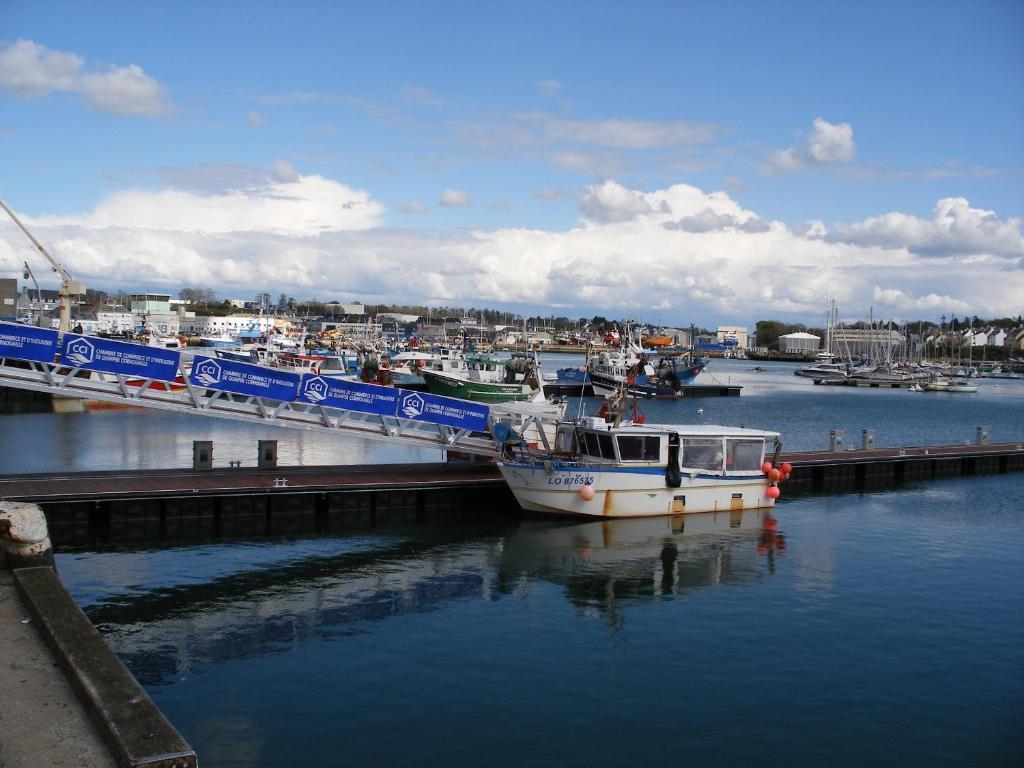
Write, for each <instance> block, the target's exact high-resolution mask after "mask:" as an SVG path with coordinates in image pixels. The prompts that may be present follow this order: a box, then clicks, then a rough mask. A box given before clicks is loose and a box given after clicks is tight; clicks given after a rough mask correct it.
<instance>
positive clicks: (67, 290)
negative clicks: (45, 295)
mask: <svg viewBox="0 0 1024 768" xmlns="http://www.w3.org/2000/svg"><path fill="white" fill-rule="evenodd" d="M0 208H3V209H4V211H5V212H6V213H7V215H8V216H10V217H11V221H13V222H14V223H15V224H16V225H17V226H18V229H20V230H21V231H22V233H23V234H24V235H25V237H27V238H28V239H29V240H30V241H31V243H32V245H34V246H35V247H36V250H37V251H39V253H41V254H42V255H43V257H44V258H45V259H46V260H47V261H48V262H49V263H50V266H51V267H52V268H53V271H54V272H56V273H57V274H58V275H60V290H59V291H58V292H57V295H58V296H60V331H61V333H64V332H65V331H67V330H69V329H70V327H71V297H72V296H81V295H82V294H84V293H85V284H84V283H81V282H79V281H78V280H74V279H72V277H71V275H69V274H68V271H67V270H66V269H64V267H62V266H61V264H60V262H59V261H57V260H56V259H55V258H53V256H51V255H50V253H49V252H48V251H47V250H46V249H45V248H44V247H43V244H42V243H40V242H39V241H38V240H36V238H35V236H34V235H33V234H32V233H31V232H29V231H28V228H27V227H26V226H25V225H24V224H22V223H21V219H19V218H18V217H17V216H15V215H14V211H12V210H11V209H10V208H8V207H7V204H6V203H5V202H4V201H3V200H0ZM37 290H38V288H37Z"/></svg>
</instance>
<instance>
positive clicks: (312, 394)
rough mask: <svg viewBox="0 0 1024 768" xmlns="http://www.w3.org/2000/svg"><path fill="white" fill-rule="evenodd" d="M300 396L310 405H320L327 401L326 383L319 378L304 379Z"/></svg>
mask: <svg viewBox="0 0 1024 768" xmlns="http://www.w3.org/2000/svg"><path fill="white" fill-rule="evenodd" d="M302 396H303V397H305V398H306V399H307V400H308V401H309V402H311V403H322V402H323V401H324V400H326V399H327V382H326V381H325V380H324V379H323V377H321V376H314V377H313V378H311V379H306V383H305V384H303V385H302Z"/></svg>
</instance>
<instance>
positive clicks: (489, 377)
mask: <svg viewBox="0 0 1024 768" xmlns="http://www.w3.org/2000/svg"><path fill="white" fill-rule="evenodd" d="M422 375H423V380H424V381H425V382H426V384H427V389H428V390H430V392H431V393H432V394H435V395H444V396H445V397H457V398H459V399H461V400H475V401H477V402H482V403H507V402H509V401H515V400H530V399H532V398H533V397H534V396H535V395H536V394H537V391H538V390H539V389H540V385H539V383H538V381H537V374H536V368H535V364H534V363H532V362H529V361H526V360H522V359H516V358H513V359H512V360H508V361H503V360H493V359H489V358H475V359H474V358H470V359H467V360H466V363H465V367H464V368H460V370H458V371H451V370H449V371H436V370H435V371H432V370H424V371H423V372H422Z"/></svg>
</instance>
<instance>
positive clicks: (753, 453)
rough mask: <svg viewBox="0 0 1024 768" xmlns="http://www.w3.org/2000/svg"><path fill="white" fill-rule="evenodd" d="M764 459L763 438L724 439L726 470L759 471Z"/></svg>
mask: <svg viewBox="0 0 1024 768" xmlns="http://www.w3.org/2000/svg"><path fill="white" fill-rule="evenodd" d="M762 461H764V440H762V439H749V438H744V439H739V438H736V439H727V440H726V441H725V471H726V472H760V471H761V462H762Z"/></svg>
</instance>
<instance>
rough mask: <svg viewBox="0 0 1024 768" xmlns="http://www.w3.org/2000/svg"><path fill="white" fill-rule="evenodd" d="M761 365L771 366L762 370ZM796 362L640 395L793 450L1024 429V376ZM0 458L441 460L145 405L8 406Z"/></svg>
mask: <svg viewBox="0 0 1024 768" xmlns="http://www.w3.org/2000/svg"><path fill="white" fill-rule="evenodd" d="M583 362H584V358H583V356H582V355H544V356H543V357H542V364H543V368H542V370H544V371H554V370H556V369H557V368H559V367H567V366H578V365H583ZM756 367H761V368H764V369H765V370H764V372H759V371H756V370H755V368H756ZM796 367H797V366H796V365H794V364H787V363H754V362H752V361H748V360H713V361H712V362H711V365H710V366H709V367H708V368H707V370H705V371H704V373H702V374H701V375H700V376H699V377H698V379H697V383H721V384H739V385H741V386H742V387H743V390H742V396H740V397H712V398H693V399H684V400H675V401H641V404H640V406H641V408H642V410H643V411H644V413H645V414H646V415H647V417H648V420H649V421H651V422H660V423H696V422H699V421H700V420H703V421H704V422H705V423H708V424H727V425H732V426H747V427H756V428H761V429H771V430H776V431H778V432H781V433H782V436H783V443H784V446H785V448H786V449H787V450H794V451H801V450H822V449H825V448H827V447H828V446H829V432H830V430H833V429H837V430H842V431H843V432H844V436H845V440H846V444H847V445H850V446H854V445H857V446H859V445H860V437H861V430H863V429H871V430H874V433H875V434H874V438H875V443H876V445H878V446H899V447H902V446H909V445H927V444H936V443H964V442H973V441H974V440H975V438H976V434H977V428H978V426H986V427H987V428H988V434H989V439H990V440H991V441H992V442H999V441H1014V440H1019V439H1021V438H1022V437H1024V381H1006V380H996V379H991V380H988V379H986V380H982V381H983V383H982V385H981V388H980V391H979V392H977V393H973V394H950V393H948V392H908V391H907V390H902V389H856V388H851V387H829V386H815V385H814V384H813V383H812V382H811V381H810V380H809V379H805V378H800V377H797V376H794V375H793V371H794V370H795V369H796ZM568 400H569V403H568V408H567V415H568V416H570V417H572V416H575V415H577V414H591V413H596V411H597V409H598V407H599V405H600V400H599V399H596V398H583V399H581V398H568ZM5 435H6V436H14V435H16V436H17V438H18V439H17V440H13V439H4V440H0V466H2V467H3V468H4V472H5V473H8V474H14V473H26V472H55V471H56V472H62V471H83V470H102V469H163V468H167V467H190V466H191V465H192V441H193V440H212V441H213V442H214V448H213V458H214V466H220V467H227V466H228V465H229V462H231V461H240V462H242V465H243V466H254V465H255V464H256V446H257V441H259V440H264V439H267V440H277V441H278V457H279V462H280V463H281V464H291V465H295V464H302V465H324V464H372V463H391V462H405V461H412V462H418V461H438V460H439V459H440V458H441V455H440V452H438V451H435V450H432V449H422V448H409V447H405V446H400V445H393V444H391V443H389V442H386V441H385V442H374V441H368V440H363V439H352V438H347V437H344V436H342V435H332V434H325V433H323V432H306V431H301V430H291V429H284V428H279V427H273V426H269V425H263V424H259V425H254V424H246V423H241V422H234V421H229V420H221V419H211V418H208V417H204V416H198V415H194V414H176V413H165V412H162V411H147V410H143V409H138V408H105V407H100V408H95V409H93V408H87V409H86V410H85V411H84V412H80V413H59V414H58V413H49V412H47V413H38V412H37V413H17V414H6V415H0V437H2V436H5Z"/></svg>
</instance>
